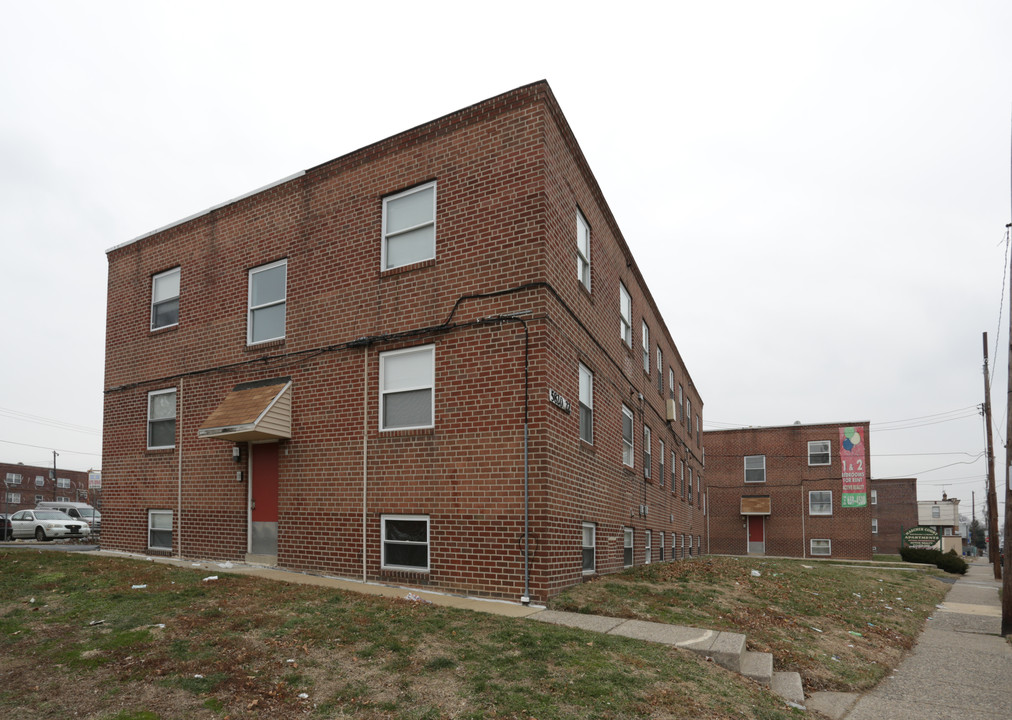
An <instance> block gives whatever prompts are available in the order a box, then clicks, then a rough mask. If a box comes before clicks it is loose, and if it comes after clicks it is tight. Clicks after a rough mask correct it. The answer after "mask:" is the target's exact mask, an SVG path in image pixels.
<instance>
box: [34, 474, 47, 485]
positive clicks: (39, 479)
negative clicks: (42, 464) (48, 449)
mask: <svg viewBox="0 0 1012 720" xmlns="http://www.w3.org/2000/svg"><path fill="white" fill-rule="evenodd" d="M45 484H46V479H45V478H44V477H42V476H41V475H36V476H35V487H44V486H45Z"/></svg>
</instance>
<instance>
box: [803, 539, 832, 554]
mask: <svg viewBox="0 0 1012 720" xmlns="http://www.w3.org/2000/svg"><path fill="white" fill-rule="evenodd" d="M809 549H810V551H811V554H812V555H832V554H833V541H832V540H829V539H828V538H812V539H811V540H810V541H809Z"/></svg>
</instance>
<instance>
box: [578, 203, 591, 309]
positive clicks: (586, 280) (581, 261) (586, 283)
mask: <svg viewBox="0 0 1012 720" xmlns="http://www.w3.org/2000/svg"><path fill="white" fill-rule="evenodd" d="M576 277H577V278H578V279H579V280H580V284H581V285H583V287H585V288H587V292H590V225H588V224H587V219H586V218H585V217H583V213H581V212H580V211H579V210H577V211H576Z"/></svg>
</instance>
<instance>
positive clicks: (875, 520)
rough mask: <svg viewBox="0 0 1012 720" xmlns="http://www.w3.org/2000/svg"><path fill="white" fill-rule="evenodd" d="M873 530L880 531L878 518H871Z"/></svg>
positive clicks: (873, 531) (874, 531)
mask: <svg viewBox="0 0 1012 720" xmlns="http://www.w3.org/2000/svg"><path fill="white" fill-rule="evenodd" d="M871 532H872V534H875V533H877V532H878V518H872V519H871Z"/></svg>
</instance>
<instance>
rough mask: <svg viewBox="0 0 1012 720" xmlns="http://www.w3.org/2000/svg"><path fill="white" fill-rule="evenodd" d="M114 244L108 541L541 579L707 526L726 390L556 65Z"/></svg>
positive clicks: (683, 544) (344, 567)
mask: <svg viewBox="0 0 1012 720" xmlns="http://www.w3.org/2000/svg"><path fill="white" fill-rule="evenodd" d="M108 262H109V295H108V324H107V333H106V338H107V339H106V376H105V388H106V389H105V424H104V453H103V483H104V498H103V503H104V505H103V526H104V527H103V543H104V546H105V547H107V548H117V549H122V550H127V551H137V552H152V553H157V552H164V553H173V554H177V555H181V556H187V557H201V558H219V559H244V558H245V559H249V560H251V561H257V562H264V563H267V564H277V565H279V566H283V567H287V568H294V569H299V570H305V571H310V572H325V573H330V574H336V575H343V576H350V577H360V578H362V579H367V580H380V581H391V582H396V583H401V584H409V585H429V586H433V587H438V588H443V589H446V590H451V591H459V592H467V593H475V594H481V595H487V596H497V597H505V598H510V599H524V598H531V599H536V600H545V599H547V598H549V597H551V596H552V595H554V594H556V593H557V592H559V591H560V590H562V589H563V588H565V587H567V586H569V585H572V584H574V583H577V582H580V581H581V579H583V578H585V577H588V576H591V575H593V574H595V573H607V572H614V571H617V570H620V569H621V568H622V567H623V566H625V565H632V564H641V563H645V562H651V561H657V560H660V559H665V560H668V559H671V558H672V556H673V554H674V555H677V556H678V557H681V556H683V555H685V554H689V552H690V549H692V550H694V551H695V552H699V548H700V547H701V545H703V542H704V534H705V518H704V515H703V487H702V484H703V479H702V462H701V460H702V452H703V447H702V436H701V433H700V432H699V429H700V426H701V413H702V400H701V398H700V396H699V393H698V392H697V390H696V387H695V386H694V385H693V383H692V380H691V378H690V376H689V374H688V371H687V370H686V369H685V366H684V364H683V363H682V360H681V357H680V355H679V353H678V350H677V348H676V346H675V343H674V340H673V339H672V337H671V335H670V334H669V332H668V330H667V327H666V325H665V323H664V320H663V318H662V317H661V314H660V312H659V310H658V308H657V306H656V304H655V302H654V300H653V298H652V296H651V295H650V292H649V290H648V289H647V287H646V284H645V283H644V281H643V277H642V275H641V274H640V271H639V269H638V267H637V264H636V262H635V260H634V259H633V257H632V254H631V252H630V250H629V247H628V245H627V244H626V241H625V239H624V238H623V236H622V234H621V231H620V230H619V228H618V225H617V223H616V221H615V218H614V217H613V216H612V213H611V211H610V209H609V208H608V205H607V203H606V201H605V199H604V197H603V195H602V194H601V189H600V187H599V186H598V184H597V181H596V180H595V178H594V176H593V174H592V173H591V171H590V168H589V167H588V165H587V162H586V159H585V158H584V156H583V153H582V152H581V150H580V148H579V145H578V144H577V142H576V139H575V138H574V136H573V134H572V132H571V130H570V128H569V125H568V123H567V122H566V120H565V118H564V117H563V115H562V112H561V110H560V109H559V106H558V104H557V102H556V100H555V97H554V96H553V94H552V92H551V90H550V88H549V87H548V85H547V83H545V82H539V83H534V84H532V85H529V86H525V87H521V88H518V89H516V90H513V91H511V92H508V93H505V94H503V95H500V96H498V97H494V98H491V99H489V100H486V101H484V102H480V103H478V104H476V105H474V106H471V107H468V108H465V109H463V110H460V111H458V112H454V113H451V114H449V115H447V116H445V117H442V118H439V119H437V120H434V121H432V122H430V123H427V124H425V125H421V126H419V127H416V128H413V129H411V130H407V131H405V132H403V133H400V134H398V135H395V136H393V137H390V138H388V139H386V140H383V141H380V142H378V143H376V144H374V145H370V146H368V147H365V148H362V149H361V150H357V151H355V152H352V153H350V154H349V155H345V156H343V157H340V158H337V159H335V160H332V161H330V162H327V163H324V164H322V165H319V166H317V167H315V168H312V169H310V170H307V171H305V172H300V173H298V174H297V175H295V176H292V177H290V178H287V179H285V180H282V181H280V182H278V183H276V184H274V185H272V186H270V187H267V188H264V189H261V190H258V191H256V192H254V193H251V194H249V195H247V196H244V197H242V198H239V199H236V200H233V201H230V202H227V203H224V204H222V205H219V206H217V207H215V208H212V209H210V210H208V211H206V212H204V213H201V214H199V215H196V216H193V217H191V218H188V219H186V220H183V221H180V222H178V223H175V224H173V225H170V226H169V227H166V228H162V229H160V230H158V231H155V232H153V233H150V234H148V235H144V236H142V237H139V238H137V239H135V240H132V241H130V242H127V243H124V244H123V245H120V246H118V247H115V248H113V249H111V250H110V251H109V252H108ZM669 414H670V417H671V418H672V419H671V420H670V421H669V419H668V418H669ZM693 480H695V483H693Z"/></svg>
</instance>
